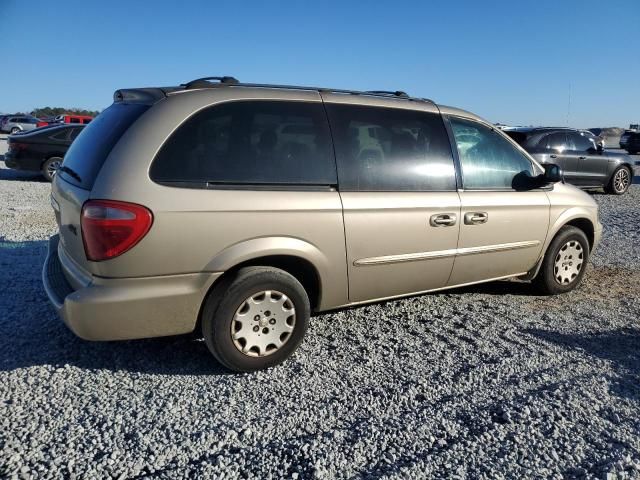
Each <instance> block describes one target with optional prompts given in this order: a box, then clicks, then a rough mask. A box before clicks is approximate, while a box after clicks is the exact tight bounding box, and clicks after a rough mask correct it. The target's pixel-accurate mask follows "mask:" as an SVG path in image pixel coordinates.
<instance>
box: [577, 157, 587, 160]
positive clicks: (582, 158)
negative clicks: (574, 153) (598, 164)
mask: <svg viewBox="0 0 640 480" xmlns="http://www.w3.org/2000/svg"><path fill="white" fill-rule="evenodd" d="M586 158H587V157H578V159H579V160H585V159H586Z"/></svg>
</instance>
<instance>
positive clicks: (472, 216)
mask: <svg viewBox="0 0 640 480" xmlns="http://www.w3.org/2000/svg"><path fill="white" fill-rule="evenodd" d="M487 220H489V214H488V213H487V212H469V213H465V214H464V223H465V225H480V224H482V223H487Z"/></svg>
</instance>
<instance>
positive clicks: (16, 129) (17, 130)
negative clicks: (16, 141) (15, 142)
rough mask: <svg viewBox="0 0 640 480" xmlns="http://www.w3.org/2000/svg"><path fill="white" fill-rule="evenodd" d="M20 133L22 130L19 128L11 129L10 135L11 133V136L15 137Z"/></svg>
mask: <svg viewBox="0 0 640 480" xmlns="http://www.w3.org/2000/svg"><path fill="white" fill-rule="evenodd" d="M19 131H20V129H19V128H18V127H13V128H12V129H11V132H10V133H11V135H14V134H16V133H18V132H19Z"/></svg>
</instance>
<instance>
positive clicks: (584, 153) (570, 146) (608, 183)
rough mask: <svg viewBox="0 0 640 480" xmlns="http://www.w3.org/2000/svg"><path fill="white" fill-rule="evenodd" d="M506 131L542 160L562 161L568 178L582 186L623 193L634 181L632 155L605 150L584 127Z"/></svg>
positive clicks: (546, 161)
mask: <svg viewBox="0 0 640 480" xmlns="http://www.w3.org/2000/svg"><path fill="white" fill-rule="evenodd" d="M505 132H506V133H507V135H509V136H510V137H511V138H513V139H514V140H515V141H516V142H518V143H519V144H520V145H521V146H522V147H523V148H524V149H525V150H527V152H529V153H530V154H531V155H532V156H533V158H535V159H536V160H537V161H539V162H540V163H541V164H543V165H544V164H546V163H554V164H557V165H559V166H560V168H562V170H563V172H564V177H565V179H566V180H567V181H568V182H570V183H572V184H574V185H576V186H578V187H580V188H584V189H592V188H604V189H605V191H606V192H607V193H612V194H616V195H622V194H623V193H625V192H626V191H627V190H628V189H629V186H630V185H631V180H632V179H633V173H632V172H633V167H632V165H633V162H632V160H631V158H630V157H629V156H628V155H626V154H624V153H616V152H611V151H608V150H604V149H603V148H601V147H600V146H598V145H597V144H596V143H595V142H594V140H593V138H591V137H590V136H588V135H586V134H585V133H584V132H582V131H580V130H574V129H567V128H562V129H560V128H516V129H509V130H506V131H505Z"/></svg>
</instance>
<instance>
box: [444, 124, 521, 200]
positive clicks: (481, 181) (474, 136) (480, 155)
mask: <svg viewBox="0 0 640 480" xmlns="http://www.w3.org/2000/svg"><path fill="white" fill-rule="evenodd" d="M451 127H452V128H453V134H454V136H455V139H456V144H457V146H458V154H459V156H460V163H461V164H462V178H463V184H464V188H465V189H483V190H484V189H505V188H513V187H514V184H515V183H516V182H517V180H518V178H516V175H519V174H522V175H525V176H526V175H533V173H534V171H533V165H532V163H531V161H530V160H529V159H528V158H527V157H525V156H524V155H523V154H522V152H520V151H519V150H518V149H517V148H516V147H514V146H513V145H512V144H511V143H509V141H508V140H506V139H505V138H503V137H502V135H500V134H499V133H498V132H497V131H496V130H495V129H494V128H490V127H487V126H485V125H482V124H480V123H477V122H473V121H470V120H463V119H460V118H454V117H452V118H451Z"/></svg>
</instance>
